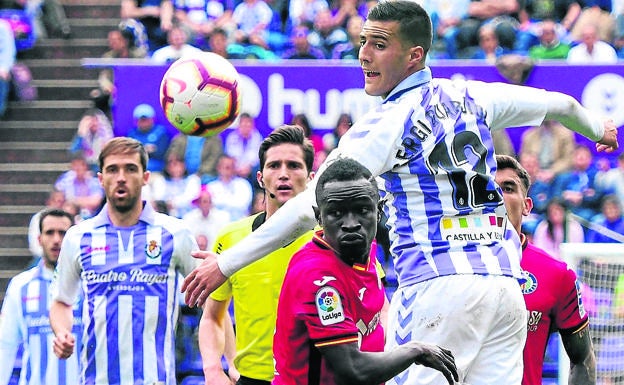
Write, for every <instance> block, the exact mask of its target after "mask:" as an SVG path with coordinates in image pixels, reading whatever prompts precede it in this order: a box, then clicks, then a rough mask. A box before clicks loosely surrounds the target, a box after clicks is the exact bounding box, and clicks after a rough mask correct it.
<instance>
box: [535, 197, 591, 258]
mask: <svg viewBox="0 0 624 385" xmlns="http://www.w3.org/2000/svg"><path fill="white" fill-rule="evenodd" d="M584 240H585V233H584V232H583V227H581V224H580V223H578V222H577V221H576V220H574V219H572V218H570V217H569V215H568V214H567V211H566V208H565V205H564V203H563V201H561V200H560V199H558V198H553V199H551V200H550V201H549V202H548V205H547V206H546V217H545V219H544V220H542V221H541V222H540V223H539V224H538V225H537V228H536V229H535V232H534V233H533V244H534V245H535V246H537V247H539V248H540V249H542V250H544V251H546V252H547V253H548V254H550V255H552V256H553V257H555V258H557V259H561V256H560V253H559V245H561V243H563V242H583V241H584Z"/></svg>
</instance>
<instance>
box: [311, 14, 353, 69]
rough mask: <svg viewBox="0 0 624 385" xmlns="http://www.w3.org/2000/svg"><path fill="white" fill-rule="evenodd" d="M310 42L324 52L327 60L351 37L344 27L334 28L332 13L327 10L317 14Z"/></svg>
mask: <svg viewBox="0 0 624 385" xmlns="http://www.w3.org/2000/svg"><path fill="white" fill-rule="evenodd" d="M308 41H309V42H310V44H312V45H313V46H315V47H317V48H320V49H321V50H323V53H324V54H325V57H326V58H331V56H332V51H333V50H334V47H336V46H337V45H338V44H343V43H346V42H348V41H349V36H348V35H347V32H346V31H345V30H344V29H343V28H342V27H336V26H334V24H333V21H332V15H331V11H330V10H329V9H325V10H321V11H319V12H318V13H317V14H316V17H315V18H314V29H313V30H312V31H311V32H310V35H309V36H308Z"/></svg>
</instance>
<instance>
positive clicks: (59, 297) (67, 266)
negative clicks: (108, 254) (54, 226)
mask: <svg viewBox="0 0 624 385" xmlns="http://www.w3.org/2000/svg"><path fill="white" fill-rule="evenodd" d="M79 229H80V225H78V226H73V227H70V228H69V230H68V231H67V233H66V234H65V238H63V243H62V244H61V253H60V254H59V258H58V262H57V265H56V271H55V274H54V279H53V280H52V285H51V289H50V290H51V292H52V298H53V299H54V300H56V301H60V302H63V303H64V304H66V305H70V306H71V305H73V304H74V302H75V299H76V298H77V297H78V294H79V292H80V273H81V272H82V267H81V265H80V237H81V234H82V232H81V231H80V230H79Z"/></svg>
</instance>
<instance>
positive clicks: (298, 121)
mask: <svg viewBox="0 0 624 385" xmlns="http://www.w3.org/2000/svg"><path fill="white" fill-rule="evenodd" d="M290 124H294V125H297V126H299V127H301V128H303V132H304V134H305V137H306V138H308V139H310V141H311V142H312V146H313V147H314V153H315V154H316V153H318V152H319V151H323V138H322V137H321V136H320V135H318V134H316V133H314V129H313V128H312V126H311V125H310V121H309V120H308V117H307V115H306V114H304V113H299V114H295V116H293V118H292V120H291V122H290Z"/></svg>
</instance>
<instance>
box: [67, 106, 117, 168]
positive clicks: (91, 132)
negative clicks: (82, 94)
mask: <svg viewBox="0 0 624 385" xmlns="http://www.w3.org/2000/svg"><path fill="white" fill-rule="evenodd" d="M113 136H114V134H113V128H112V126H111V123H110V120H108V118H107V117H106V115H105V114H104V113H103V112H102V111H101V110H99V109H97V108H91V109H88V110H87V111H85V113H84V114H83V115H82V118H81V119H80V122H79V123H78V132H76V134H75V135H74V138H73V139H72V142H71V144H70V146H69V152H70V153H71V154H75V153H77V152H82V154H83V155H84V157H85V159H86V160H87V164H88V165H89V169H90V170H91V172H93V174H94V175H95V174H96V173H97V172H98V171H100V164H99V156H100V151H101V150H102V147H104V144H106V142H108V141H109V140H110V139H111V138H112V137H113Z"/></svg>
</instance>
